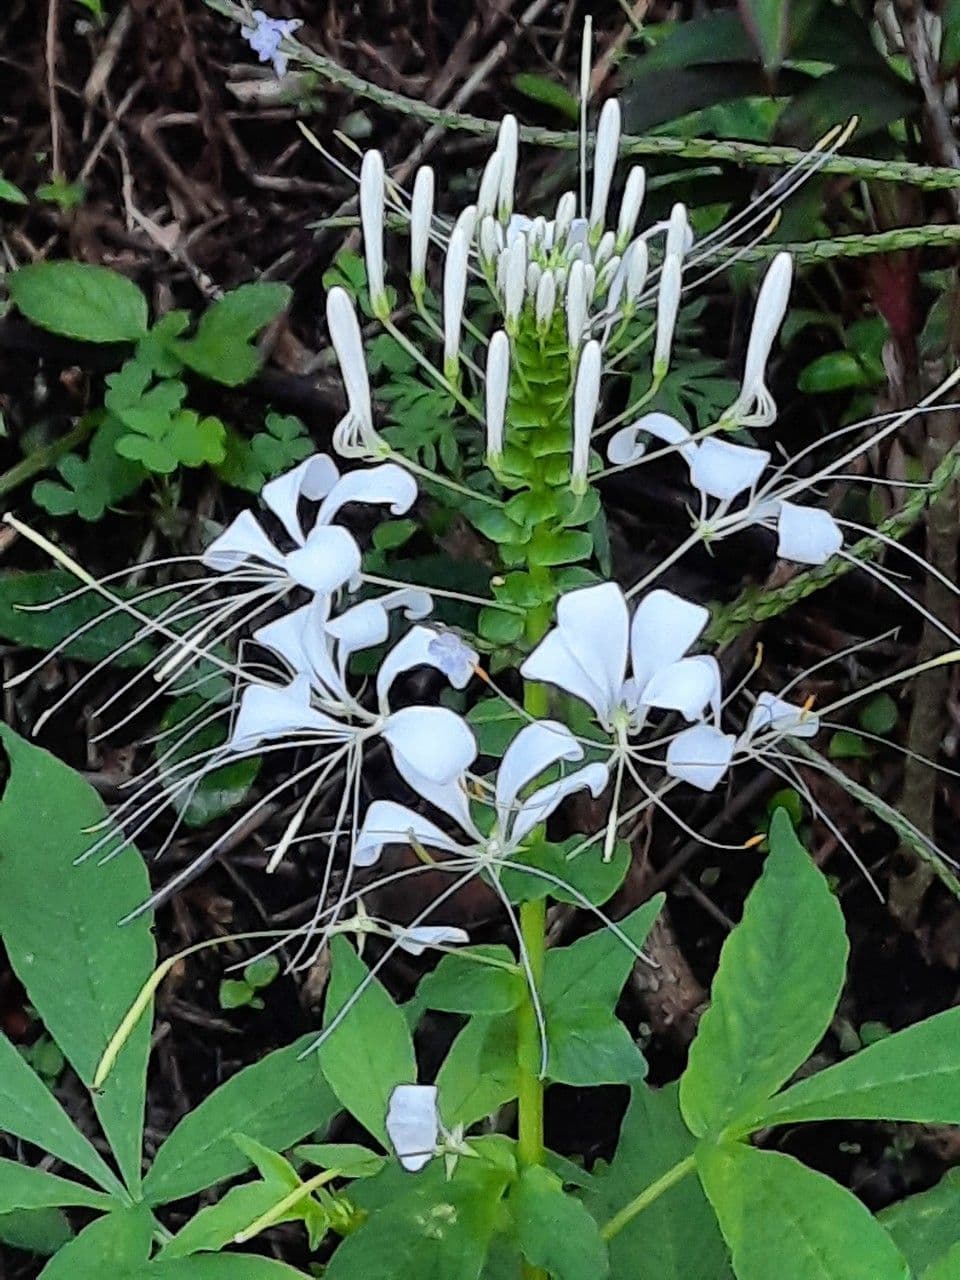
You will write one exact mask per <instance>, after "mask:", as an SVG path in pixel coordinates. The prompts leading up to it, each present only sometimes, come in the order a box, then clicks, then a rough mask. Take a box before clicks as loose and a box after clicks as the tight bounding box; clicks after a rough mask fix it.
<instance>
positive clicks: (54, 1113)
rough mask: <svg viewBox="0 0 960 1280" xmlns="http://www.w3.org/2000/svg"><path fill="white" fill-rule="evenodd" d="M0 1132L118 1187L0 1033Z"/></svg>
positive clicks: (112, 1188)
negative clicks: (31, 1144) (29, 1143)
mask: <svg viewBox="0 0 960 1280" xmlns="http://www.w3.org/2000/svg"><path fill="white" fill-rule="evenodd" d="M0 862H2V858H0ZM0 1133H9V1134H11V1135H12V1136H13V1137H14V1138H20V1139H21V1140H22V1141H23V1142H32V1143H33V1145H34V1146H37V1147H41V1148H42V1149H43V1150H44V1151H49V1152H50V1154H51V1155H54V1156H57V1158H58V1159H60V1160H63V1161H64V1163H65V1164H69V1165H72V1166H73V1168H74V1169H79V1170H81V1172H83V1173H85V1174H87V1175H88V1177H90V1178H92V1179H93V1181H94V1182H98V1183H99V1184H100V1186H101V1187H104V1188H106V1189H107V1190H108V1191H119V1190H121V1187H120V1183H119V1182H118V1181H117V1179H116V1177H115V1176H114V1175H113V1174H112V1173H111V1172H110V1169H109V1168H108V1167H107V1165H106V1164H105V1163H104V1161H103V1158H102V1157H101V1156H100V1154H99V1152H98V1151H97V1150H96V1148H95V1147H94V1146H93V1145H92V1144H91V1143H90V1142H89V1141H88V1140H87V1139H86V1138H85V1137H84V1136H83V1134H82V1133H81V1132H80V1130H79V1129H77V1128H76V1127H75V1125H74V1124H73V1122H72V1121H71V1120H70V1119H69V1117H68V1116H67V1114H66V1112H65V1111H64V1110H63V1108H62V1107H61V1106H60V1103H59V1102H57V1100H56V1098H55V1097H54V1096H53V1094H52V1093H51V1092H50V1090H49V1089H48V1088H47V1086H46V1085H45V1084H44V1083H43V1081H42V1080H41V1079H40V1077H39V1076H38V1075H36V1074H35V1073H34V1072H33V1071H31V1069H30V1067H29V1066H28V1065H27V1063H26V1062H25V1061H24V1059H23V1057H22V1056H21V1054H19V1053H18V1052H17V1050H16V1049H15V1048H14V1047H13V1045H12V1044H11V1043H10V1041H9V1040H8V1039H7V1038H6V1036H4V1035H0Z"/></svg>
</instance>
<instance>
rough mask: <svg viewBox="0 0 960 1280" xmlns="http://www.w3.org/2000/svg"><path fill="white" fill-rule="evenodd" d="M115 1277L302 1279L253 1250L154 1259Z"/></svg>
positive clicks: (146, 1279)
mask: <svg viewBox="0 0 960 1280" xmlns="http://www.w3.org/2000/svg"><path fill="white" fill-rule="evenodd" d="M98 1274H100V1273H98ZM64 1280H66V1277H64ZM74 1280H80V1277H75V1278H74ZM84 1280H86V1277H84ZM91 1280H96V1278H95V1277H92V1278H91ZM116 1280H304V1273H303V1272H302V1271H298V1270H297V1269H296V1268H295V1267H288V1266H287V1264H286V1263H285V1262H273V1261H272V1260H271V1259H270V1258H261V1257H258V1256H257V1255H256V1254H253V1253H223V1254H206V1255H203V1256H201V1257H190V1258H175V1259H173V1260H172V1261H170V1262H165V1261H163V1260H162V1259H158V1260H157V1261H156V1262H151V1263H150V1264H149V1266H147V1267H144V1268H142V1269H140V1270H138V1271H137V1272H136V1273H135V1274H133V1275H130V1274H125V1275H121V1276H118V1277H117V1278H116Z"/></svg>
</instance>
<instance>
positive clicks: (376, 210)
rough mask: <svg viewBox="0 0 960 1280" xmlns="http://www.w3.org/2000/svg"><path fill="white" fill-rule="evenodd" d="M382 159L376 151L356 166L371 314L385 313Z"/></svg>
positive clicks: (386, 309) (364, 157)
mask: <svg viewBox="0 0 960 1280" xmlns="http://www.w3.org/2000/svg"><path fill="white" fill-rule="evenodd" d="M385 185H386V180H385V175H384V171H383V156H382V155H381V154H380V152H379V151H376V150H371V151H366V152H364V156H363V162H362V163H361V165H360V224H361V226H362V227H363V251H364V256H365V258H366V263H367V287H368V288H369V290H370V305H371V306H372V307H373V312H374V315H377V316H380V317H381V318H382V317H383V316H385V315H387V314H388V312H389V305H388V302H387V291H386V286H385V285H384V278H383V207H384V198H385Z"/></svg>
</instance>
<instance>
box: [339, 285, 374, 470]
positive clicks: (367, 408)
mask: <svg viewBox="0 0 960 1280" xmlns="http://www.w3.org/2000/svg"><path fill="white" fill-rule="evenodd" d="M327 327H328V328H329V330H330V341H331V342H332V343H333V349H334V351H335V352H336V355H337V361H338V362H339V365H340V374H341V377H342V378H343V385H344V387H345V388H346V392H347V412H346V413H345V414H344V416H343V418H341V420H340V421H339V422H338V423H337V425H336V427H335V428H334V432H333V447H334V448H335V449H336V451H337V453H339V454H340V455H341V457H344V458H375V457H383V456H384V454H385V453H386V452H388V450H387V446H386V444H385V443H384V441H383V440H382V439H381V438H380V436H379V435H378V434H377V432H376V430H375V429H374V426H373V406H372V402H371V399H370V378H369V376H368V374H367V361H366V357H365V355H364V351H363V337H362V335H361V333H360V323H359V321H358V320H357V313H356V309H355V308H354V305H353V299H352V298H351V297H350V295H349V293H347V291H346V289H344V288H342V287H341V286H340V285H334V287H333V288H332V289H331V290H330V292H329V293H328V294H327Z"/></svg>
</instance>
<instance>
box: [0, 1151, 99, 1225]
mask: <svg viewBox="0 0 960 1280" xmlns="http://www.w3.org/2000/svg"><path fill="white" fill-rule="evenodd" d="M113 1205H114V1201H113V1199H112V1198H111V1197H110V1196H108V1195H104V1193H103V1192H102V1191H92V1190H90V1188H89V1187H82V1186H80V1184H79V1183H78V1182H71V1181H70V1179H69V1178H58V1177H56V1176H55V1175H54V1174H52V1173H46V1172H45V1171H44V1170H43V1169H32V1168H30V1166H29V1165H25V1164H18V1163H17V1162H16V1161H15V1160H4V1159H2V1158H0V1214H4V1213H9V1212H10V1211H11V1210H12V1209H53V1208H58V1209H65V1208H68V1207H69V1208H74V1207H76V1208H81V1209H103V1210H108V1209H110V1208H112V1207H113Z"/></svg>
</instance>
